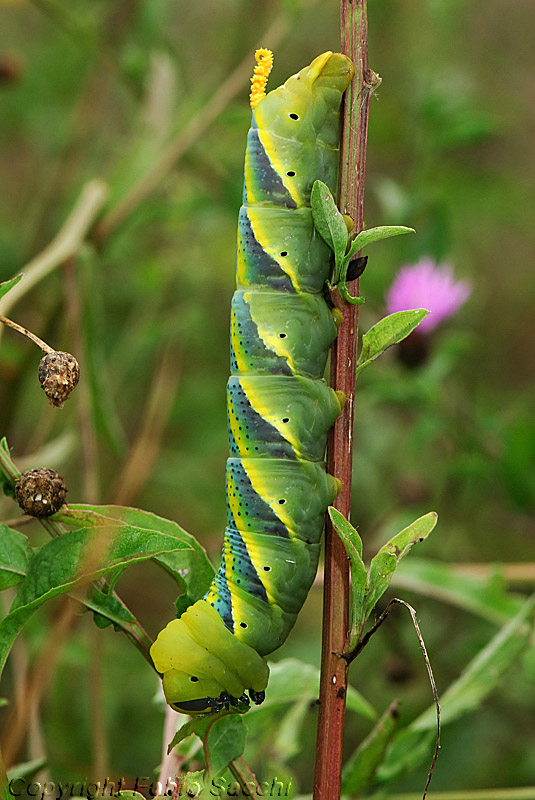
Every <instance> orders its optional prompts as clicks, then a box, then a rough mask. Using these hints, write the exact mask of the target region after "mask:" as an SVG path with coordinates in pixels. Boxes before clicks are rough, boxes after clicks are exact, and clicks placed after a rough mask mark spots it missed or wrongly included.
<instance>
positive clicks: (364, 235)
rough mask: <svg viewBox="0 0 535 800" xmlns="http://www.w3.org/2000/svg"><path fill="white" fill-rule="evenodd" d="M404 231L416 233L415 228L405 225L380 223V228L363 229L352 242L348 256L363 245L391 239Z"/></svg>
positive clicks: (352, 254)
mask: <svg viewBox="0 0 535 800" xmlns="http://www.w3.org/2000/svg"><path fill="white" fill-rule="evenodd" d="M403 233H414V228H406V227H405V226H404V225H380V226H379V227H378V228H368V229H367V230H364V231H361V232H360V233H359V234H358V236H356V237H355V238H354V239H353V241H352V242H351V247H350V248H349V252H348V254H347V255H348V256H349V257H352V256H354V255H355V253H358V251H359V250H362V248H363V247H366V246H367V245H369V244H372V243H373V242H379V241H381V239H389V238H390V237H391V236H400V235H401V234H403Z"/></svg>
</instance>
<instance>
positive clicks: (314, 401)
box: [151, 50, 353, 714]
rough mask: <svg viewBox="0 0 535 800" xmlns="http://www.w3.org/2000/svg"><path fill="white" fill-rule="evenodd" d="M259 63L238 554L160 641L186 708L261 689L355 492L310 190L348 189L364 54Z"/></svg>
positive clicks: (240, 325) (157, 657)
mask: <svg viewBox="0 0 535 800" xmlns="http://www.w3.org/2000/svg"><path fill="white" fill-rule="evenodd" d="M256 60H257V67H256V69H255V75H254V76H253V80H252V84H253V89H252V92H251V106H252V108H253V113H252V124H251V128H250V130H249V134H248V137H247V150H246V156H245V181H244V191H243V205H242V207H241V209H240V212H239V220H238V255H237V269H236V278H237V280H236V283H237V288H236V292H235V294H234V297H233V299H232V308H231V331H230V338H231V377H230V379H229V382H228V388H227V408H228V429H229V442H230V458H229V459H228V461H227V474H226V486H227V513H228V521H227V527H226V530H225V540H224V544H223V555H222V559H221V566H220V567H219V571H218V572H217V573H216V575H215V577H214V580H213V582H212V585H211V586H210V589H209V591H208V592H207V594H206V595H205V596H204V597H203V598H202V599H201V600H199V601H197V602H196V603H194V604H193V605H191V606H190V607H189V608H188V609H187V610H186V611H185V612H184V613H183V614H182V616H181V617H180V618H179V619H175V620H173V621H172V622H170V623H169V624H168V625H167V627H166V628H164V630H163V631H161V632H160V634H159V635H158V638H157V640H156V641H155V643H154V644H153V646H152V648H151V656H152V659H153V661H154V664H155V667H156V669H157V670H158V672H159V673H161V674H162V676H163V688H164V692H165V696H166V699H167V702H168V703H169V704H170V705H171V706H172V707H173V708H174V709H176V710H177V711H182V712H184V713H186V714H199V713H206V712H209V711H218V710H221V709H223V708H228V707H229V706H230V705H237V704H238V702H239V701H242V702H246V703H248V702H249V697H250V699H251V700H253V702H255V703H259V702H262V700H263V699H264V693H265V689H266V686H267V682H268V674H269V673H268V666H267V663H266V661H265V659H264V658H263V656H265V655H267V654H268V653H271V652H272V651H273V650H276V649H277V648H278V647H279V646H280V645H281V644H282V643H283V642H284V640H285V639H286V637H287V636H288V633H289V631H290V630H291V628H292V626H293V624H294V622H295V620H296V617H297V614H298V613H299V610H300V609H301V607H302V605H303V602H304V600H305V598H306V596H307V593H308V591H309V588H310V585H311V583H312V581H313V580H314V576H315V574H316V570H317V565H318V556H319V550H320V539H321V534H322V531H323V522H324V515H325V511H326V509H327V506H329V505H330V504H331V503H332V501H333V500H334V498H335V497H336V495H337V494H338V492H339V490H340V484H339V481H337V480H336V479H335V478H333V477H332V476H331V475H329V474H327V472H326V470H325V463H324V460H323V459H324V456H325V447H326V438H327V431H328V429H329V428H330V427H331V425H332V424H333V423H334V421H335V420H336V418H337V417H338V415H339V414H340V412H341V409H342V406H343V402H344V397H343V394H342V393H340V392H335V391H333V390H332V389H331V388H330V387H329V386H328V385H327V384H326V383H325V381H324V379H323V374H324V370H325V365H326V361H327V356H328V352H329V347H330V345H331V343H332V342H333V340H334V339H335V338H336V334H337V323H339V318H338V319H337V316H336V315H337V314H338V317H340V315H339V312H336V310H334V312H333V310H332V309H331V308H330V307H329V305H328V304H327V302H326V300H325V296H324V287H325V282H326V281H327V279H328V278H329V273H330V268H331V267H330V251H329V248H328V247H327V245H326V244H325V242H324V241H323V240H322V239H321V237H320V236H319V235H318V234H317V232H316V231H315V228H314V223H313V219H312V211H311V208H310V192H311V189H312V185H313V183H314V181H315V180H316V179H319V180H321V181H323V182H324V183H325V184H327V186H329V187H330V189H331V191H333V192H335V191H336V184H337V176H338V150H339V138H340V109H341V103H342V96H343V93H344V91H345V89H346V88H347V86H348V84H349V82H350V81H351V79H352V77H353V66H352V63H351V61H350V60H349V59H348V58H347V57H346V56H344V55H342V54H340V53H331V52H327V53H323V54H322V55H320V56H318V57H317V58H316V59H314V61H313V62H312V63H311V64H310V65H309V66H307V67H305V68H304V69H302V70H301V71H300V72H299V73H298V74H296V75H293V76H292V77H291V78H289V79H288V80H287V81H286V83H284V85H282V86H280V87H279V88H277V89H275V90H273V91H271V92H269V93H268V94H265V93H264V87H265V82H266V80H267V75H268V74H269V70H270V68H271V61H272V55H271V53H270V51H268V50H260V51H258V52H257V54H256ZM246 691H247V692H248V693H249V697H248V696H247V694H246V693H245V692H246Z"/></svg>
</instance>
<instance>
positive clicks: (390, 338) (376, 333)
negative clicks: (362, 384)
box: [357, 308, 429, 375]
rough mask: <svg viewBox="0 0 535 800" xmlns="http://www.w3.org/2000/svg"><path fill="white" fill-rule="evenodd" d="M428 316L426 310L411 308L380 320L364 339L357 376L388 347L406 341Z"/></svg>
mask: <svg viewBox="0 0 535 800" xmlns="http://www.w3.org/2000/svg"><path fill="white" fill-rule="evenodd" d="M428 314H429V311H428V310H427V309H425V308H411V309H409V310H408V311H396V312H395V313H394V314H389V316H388V317H384V318H383V319H381V320H379V322H377V323H376V324H375V325H374V326H373V327H372V328H370V330H369V331H368V332H367V333H365V334H364V336H363V337H362V349H361V351H360V355H359V359H358V361H357V375H358V374H359V372H361V371H362V370H363V369H364V367H367V366H368V364H371V362H372V361H374V359H376V358H377V357H378V356H380V355H381V353H384V351H385V350H386V349H387V348H388V347H391V346H392V345H393V344H398V342H401V341H402V340H403V339H405V338H406V337H407V336H408V335H409V333H411V332H412V331H413V330H414V329H415V328H416V327H417V326H418V325H419V324H420V322H421V321H422V320H423V319H425V318H426V317H427V315H428Z"/></svg>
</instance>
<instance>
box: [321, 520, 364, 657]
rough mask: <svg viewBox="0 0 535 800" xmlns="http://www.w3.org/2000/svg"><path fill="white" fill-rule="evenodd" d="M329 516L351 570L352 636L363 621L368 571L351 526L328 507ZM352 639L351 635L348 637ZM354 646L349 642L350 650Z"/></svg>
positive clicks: (357, 535)
mask: <svg viewBox="0 0 535 800" xmlns="http://www.w3.org/2000/svg"><path fill="white" fill-rule="evenodd" d="M328 510H329V516H330V518H331V522H332V524H333V527H334V529H335V531H336V533H337V534H338V536H339V537H340V539H341V540H342V542H343V544H344V547H345V549H346V553H347V557H348V558H349V565H350V569H351V585H352V595H351V601H352V615H351V621H352V634H353V633H354V632H356V631H357V630H358V629H359V628H360V625H361V623H362V622H363V620H364V598H365V595H366V583H367V579H368V571H367V569H366V567H365V565H364V561H363V560H362V539H361V538H360V536H359V534H358V532H357V531H356V530H355V528H354V527H353V525H351V523H350V522H348V520H347V519H346V518H345V517H344V515H343V514H341V513H340V512H339V511H338V510H337V509H336V508H334V507H333V506H329V509H328ZM350 638H351V639H352V638H353V635H352V636H351V637H350ZM354 644H356V643H355V642H353V641H350V644H349V646H350V648H351V647H352V646H354Z"/></svg>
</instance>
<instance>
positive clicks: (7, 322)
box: [0, 314, 55, 353]
mask: <svg viewBox="0 0 535 800" xmlns="http://www.w3.org/2000/svg"><path fill="white" fill-rule="evenodd" d="M0 322H1V323H2V325H6V326H7V327H8V328H12V329H13V330H14V331H17V333H21V334H22V335H23V336H26V338H27V339H30V340H31V341H32V342H33V343H34V344H36V345H37V347H40V348H41V350H43V351H44V352H45V353H54V352H55V351H54V348H53V347H50V346H49V345H48V344H47V343H46V342H43V340H42V339H40V338H39V337H38V336H36V335H35V333H32V332H31V331H29V330H28V329H27V328H23V327H22V325H19V324H18V322H13V320H12V319H8V318H7V317H4V316H3V314H0Z"/></svg>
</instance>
